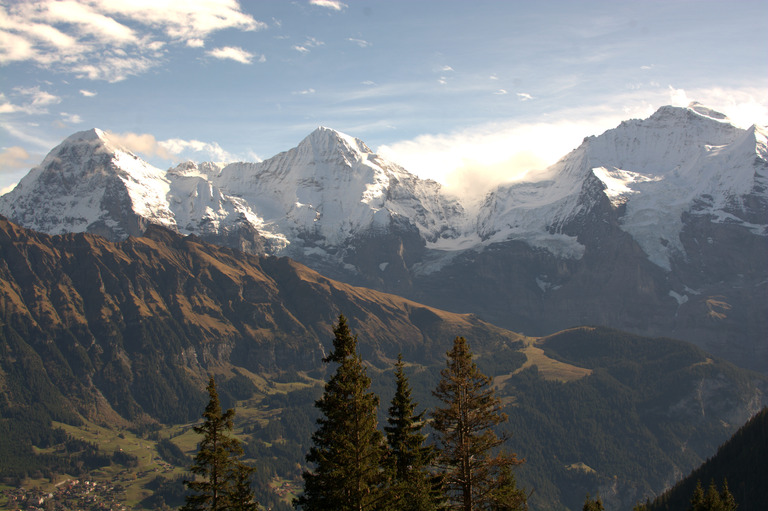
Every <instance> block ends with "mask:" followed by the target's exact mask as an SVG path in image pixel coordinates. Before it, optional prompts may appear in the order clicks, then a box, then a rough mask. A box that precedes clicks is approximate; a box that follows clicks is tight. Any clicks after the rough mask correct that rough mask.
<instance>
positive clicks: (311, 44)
mask: <svg viewBox="0 0 768 511" xmlns="http://www.w3.org/2000/svg"><path fill="white" fill-rule="evenodd" d="M324 45H325V43H324V42H323V41H320V40H318V39H315V38H314V37H308V38H307V39H306V41H304V42H303V43H302V44H296V45H294V46H292V48H293V49H294V50H296V51H298V52H299V53H309V52H310V51H311V50H312V48H319V47H320V46H324Z"/></svg>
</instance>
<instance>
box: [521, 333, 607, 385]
mask: <svg viewBox="0 0 768 511" xmlns="http://www.w3.org/2000/svg"><path fill="white" fill-rule="evenodd" d="M541 342H542V339H539V338H529V339H526V341H525V343H526V345H525V348H523V350H522V351H523V353H525V356H526V358H527V360H526V361H525V363H524V364H523V365H522V367H520V368H519V369H517V370H516V371H515V372H514V373H512V374H517V373H519V372H520V371H523V370H525V369H527V368H529V367H531V366H536V367H537V368H538V370H539V375H540V376H541V377H542V378H544V379H545V380H549V381H560V382H570V381H576V380H580V379H581V378H584V377H585V376H589V375H590V374H592V370H591V369H586V368H584V367H578V366H575V365H572V364H567V363H565V362H560V361H559V360H555V359H553V358H549V357H548V356H547V355H546V354H545V353H544V350H542V349H541V348H539V347H537V346H536V344H539V343H541Z"/></svg>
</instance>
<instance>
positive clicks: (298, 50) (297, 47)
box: [292, 45, 309, 53]
mask: <svg viewBox="0 0 768 511" xmlns="http://www.w3.org/2000/svg"><path fill="white" fill-rule="evenodd" d="M292 48H293V49H294V50H296V51H297V52H299V53H309V49H308V48H305V47H304V46H299V45H294V46H292Z"/></svg>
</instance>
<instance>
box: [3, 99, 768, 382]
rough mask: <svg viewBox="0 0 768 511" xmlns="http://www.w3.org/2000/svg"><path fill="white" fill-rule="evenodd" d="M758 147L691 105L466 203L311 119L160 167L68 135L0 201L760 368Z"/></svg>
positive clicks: (761, 184)
mask: <svg viewBox="0 0 768 511" xmlns="http://www.w3.org/2000/svg"><path fill="white" fill-rule="evenodd" d="M767 173H768V149H766V133H765V130H764V129H762V128H758V127H754V126H753V127H752V128H750V129H748V130H742V129H739V128H736V127H734V126H732V125H731V124H730V123H729V122H728V120H727V119H726V118H725V117H724V116H723V115H722V114H718V113H717V112H714V111H712V110H709V109H707V108H706V107H703V106H702V105H698V104H691V105H690V106H689V107H688V108H676V107H662V108H661V109H659V110H658V111H657V112H656V113H655V114H653V115H652V116H651V117H649V118H648V119H643V120H631V121H626V122H624V123H622V124H621V125H620V126H618V127H616V128H615V129H612V130H608V131H607V132H605V133H604V134H602V135H600V136H593V137H588V138H586V139H585V140H584V142H583V143H582V144H581V146H579V147H578V148H577V149H575V150H574V151H572V152H571V153H570V154H568V155H566V156H565V157H564V158H563V159H562V160H560V161H559V162H558V163H557V164H555V165H553V166H552V167H551V168H549V169H547V170H546V171H544V172H543V173H540V174H538V175H532V176H531V177H530V179H529V181H527V182H519V183H513V184H509V185H504V186H500V187H498V188H496V189H494V190H492V191H491V192H490V193H489V194H488V195H487V197H486V198H485V201H484V202H483V203H482V205H481V206H480V208H479V210H478V211H473V212H470V211H468V210H465V209H464V208H463V207H462V204H461V202H460V201H459V200H457V199H454V198H450V197H446V196H445V195H444V194H443V193H442V192H441V190H440V186H439V185H438V184H437V183H434V182H432V181H423V180H420V179H418V178H416V177H415V176H413V175H411V174H410V173H408V172H407V171H406V170H404V169H402V168H401V167H399V166H397V165H396V164H394V163H392V162H388V161H386V160H385V159H383V158H381V157H380V156H378V155H376V154H374V153H372V152H371V151H370V149H368V148H367V147H366V146H365V144H364V143H363V142H362V141H360V140H358V139H355V138H353V137H349V136H347V135H344V134H341V133H339V132H336V131H334V130H331V129H328V128H318V129H317V130H315V131H314V132H313V133H311V134H310V135H309V136H308V137H307V138H305V139H304V140H303V141H302V142H300V143H299V145H298V146H297V147H296V148H294V149H291V150H289V151H287V152H284V153H281V154H279V155H276V156H274V157H273V158H270V159H268V160H266V161H264V162H260V163H233V164H229V165H220V164H212V163H200V164H195V163H191V162H187V163H185V164H182V165H179V166H178V167H176V168H174V169H170V170H168V171H167V172H162V171H160V170H159V169H154V168H152V167H151V166H149V165H147V164H145V163H143V162H141V160H139V159H138V158H137V157H135V156H133V155H131V154H130V153H129V152H127V151H125V150H124V149H120V148H118V147H116V146H115V145H114V144H113V143H112V142H111V141H110V140H109V137H108V135H105V134H104V133H103V132H100V131H98V130H92V131H91V132H83V133H81V134H77V135H73V136H72V137H70V138H69V139H67V140H66V141H64V143H62V145H61V146H59V147H58V148H56V149H54V150H53V151H52V152H51V154H50V155H49V156H48V157H47V158H46V160H44V162H43V163H42V164H41V166H39V167H37V168H35V169H33V170H32V171H31V172H30V174H29V175H28V176H27V177H25V178H24V180H23V181H22V183H21V185H20V186H19V187H17V188H16V189H15V190H13V191H12V192H10V193H8V194H6V195H5V196H3V197H0V213H2V214H5V215H7V216H8V217H9V218H10V219H12V220H13V221H16V222H18V223H20V224H22V225H25V226H28V227H32V228H35V229H40V230H43V231H45V232H48V233H61V232H83V231H85V232H95V233H101V234H104V235H107V236H108V237H109V239H112V240H120V239H124V238H125V236H127V235H128V234H140V233H141V232H143V230H144V229H145V228H146V225H148V224H150V223H156V224H160V225H164V226H166V227H169V228H171V229H175V230H177V231H178V232H181V233H184V234H187V233H193V234H196V235H198V236H200V237H201V238H202V239H204V240H206V241H210V242H214V243H218V244H221V245H224V246H229V247H232V248H236V249H238V250H244V251H248V252H250V253H254V254H272V255H289V256H290V257H292V258H294V259H296V260H297V261H299V262H302V263H304V264H307V265H309V266H310V267H312V268H313V269H315V270H317V271H320V272H321V273H323V274H324V275H326V276H328V277H331V278H334V279H337V280H342V281H344V282H347V283H350V284H354V285H363V286H366V287H370V288H374V289H378V290H381V291H385V292H391V293H395V294H398V295H401V296H405V297H407V298H410V299H414V300H416V301H419V302H421V303H426V304H430V305H433V306H436V307H440V308H442V309H447V310H452V311H455V312H471V313H475V314H478V315H479V316H480V317H482V318H483V319H486V320H488V321H491V322H493V323H495V324H499V325H502V326H504V327H506V328H511V329H514V330H518V331H525V332H528V333H531V334H536V335H544V334H548V333H552V332H554V331H556V330H559V329H562V328H567V327H570V326H573V325H579V324H600V325H608V326H612V327H617V328H622V329H626V330H631V331H633V332H637V333H641V334H644V335H666V336H673V337H677V338H682V339H686V340H689V341H692V342H695V343H697V344H699V345H700V346H702V347H704V348H706V349H707V350H710V351H712V352H714V353H716V354H718V355H721V356H724V357H727V358H728V359H730V360H732V361H734V362H737V363H739V364H742V365H745V366H747V367H751V368H754V369H758V370H761V371H766V370H768V344H767V343H765V342H764V341H765V333H766V332H768V299H767V298H766V297H767V296H768V291H767V290H766V286H768V267H767V266H766V265H765V264H764V263H763V261H764V260H765V258H766V256H767V255H768V230H767V229H768V227H767V225H768V187H767V185H766V179H768V178H767V177H766V175H767Z"/></svg>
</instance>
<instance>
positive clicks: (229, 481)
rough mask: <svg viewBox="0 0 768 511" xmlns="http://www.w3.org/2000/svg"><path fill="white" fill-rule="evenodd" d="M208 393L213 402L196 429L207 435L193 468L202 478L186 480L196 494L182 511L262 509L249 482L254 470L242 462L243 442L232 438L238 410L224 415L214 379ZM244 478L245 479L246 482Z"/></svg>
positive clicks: (207, 407) (204, 435)
mask: <svg viewBox="0 0 768 511" xmlns="http://www.w3.org/2000/svg"><path fill="white" fill-rule="evenodd" d="M207 390H208V396H209V401H208V405H207V406H206V407H205V411H204V412H203V423H202V424H200V425H199V426H195V427H194V428H193V429H194V431H195V433H198V434H200V435H203V439H202V440H201V441H200V444H199V445H198V450H197V454H196V455H195V459H194V461H193V463H192V466H191V467H190V471H191V472H192V473H193V474H195V475H196V476H198V478H197V479H195V480H194V481H184V483H185V484H186V485H187V487H188V488H189V489H190V490H192V493H191V494H189V495H187V497H186V503H185V504H184V506H183V507H182V508H181V510H182V511H202V510H207V511H224V510H243V511H251V510H254V509H258V506H257V504H256V503H255V501H254V498H253V497H254V495H253V491H252V490H251V488H250V483H249V479H250V475H251V473H252V472H253V470H252V469H251V468H249V467H246V466H245V465H244V464H243V463H242V462H241V461H240V459H239V458H240V456H241V455H242V454H243V448H242V446H241V445H240V441H239V440H238V439H236V438H234V437H231V436H229V434H230V433H231V432H232V428H233V427H234V417H235V411H234V410H233V409H231V408H230V409H229V410H227V411H226V412H224V413H222V411H221V404H220V403H219V394H218V392H217V391H216V380H215V379H214V378H213V376H211V378H210V380H209V382H208V387H207ZM240 476H244V479H243V477H240ZM249 506H251V507H249Z"/></svg>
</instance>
